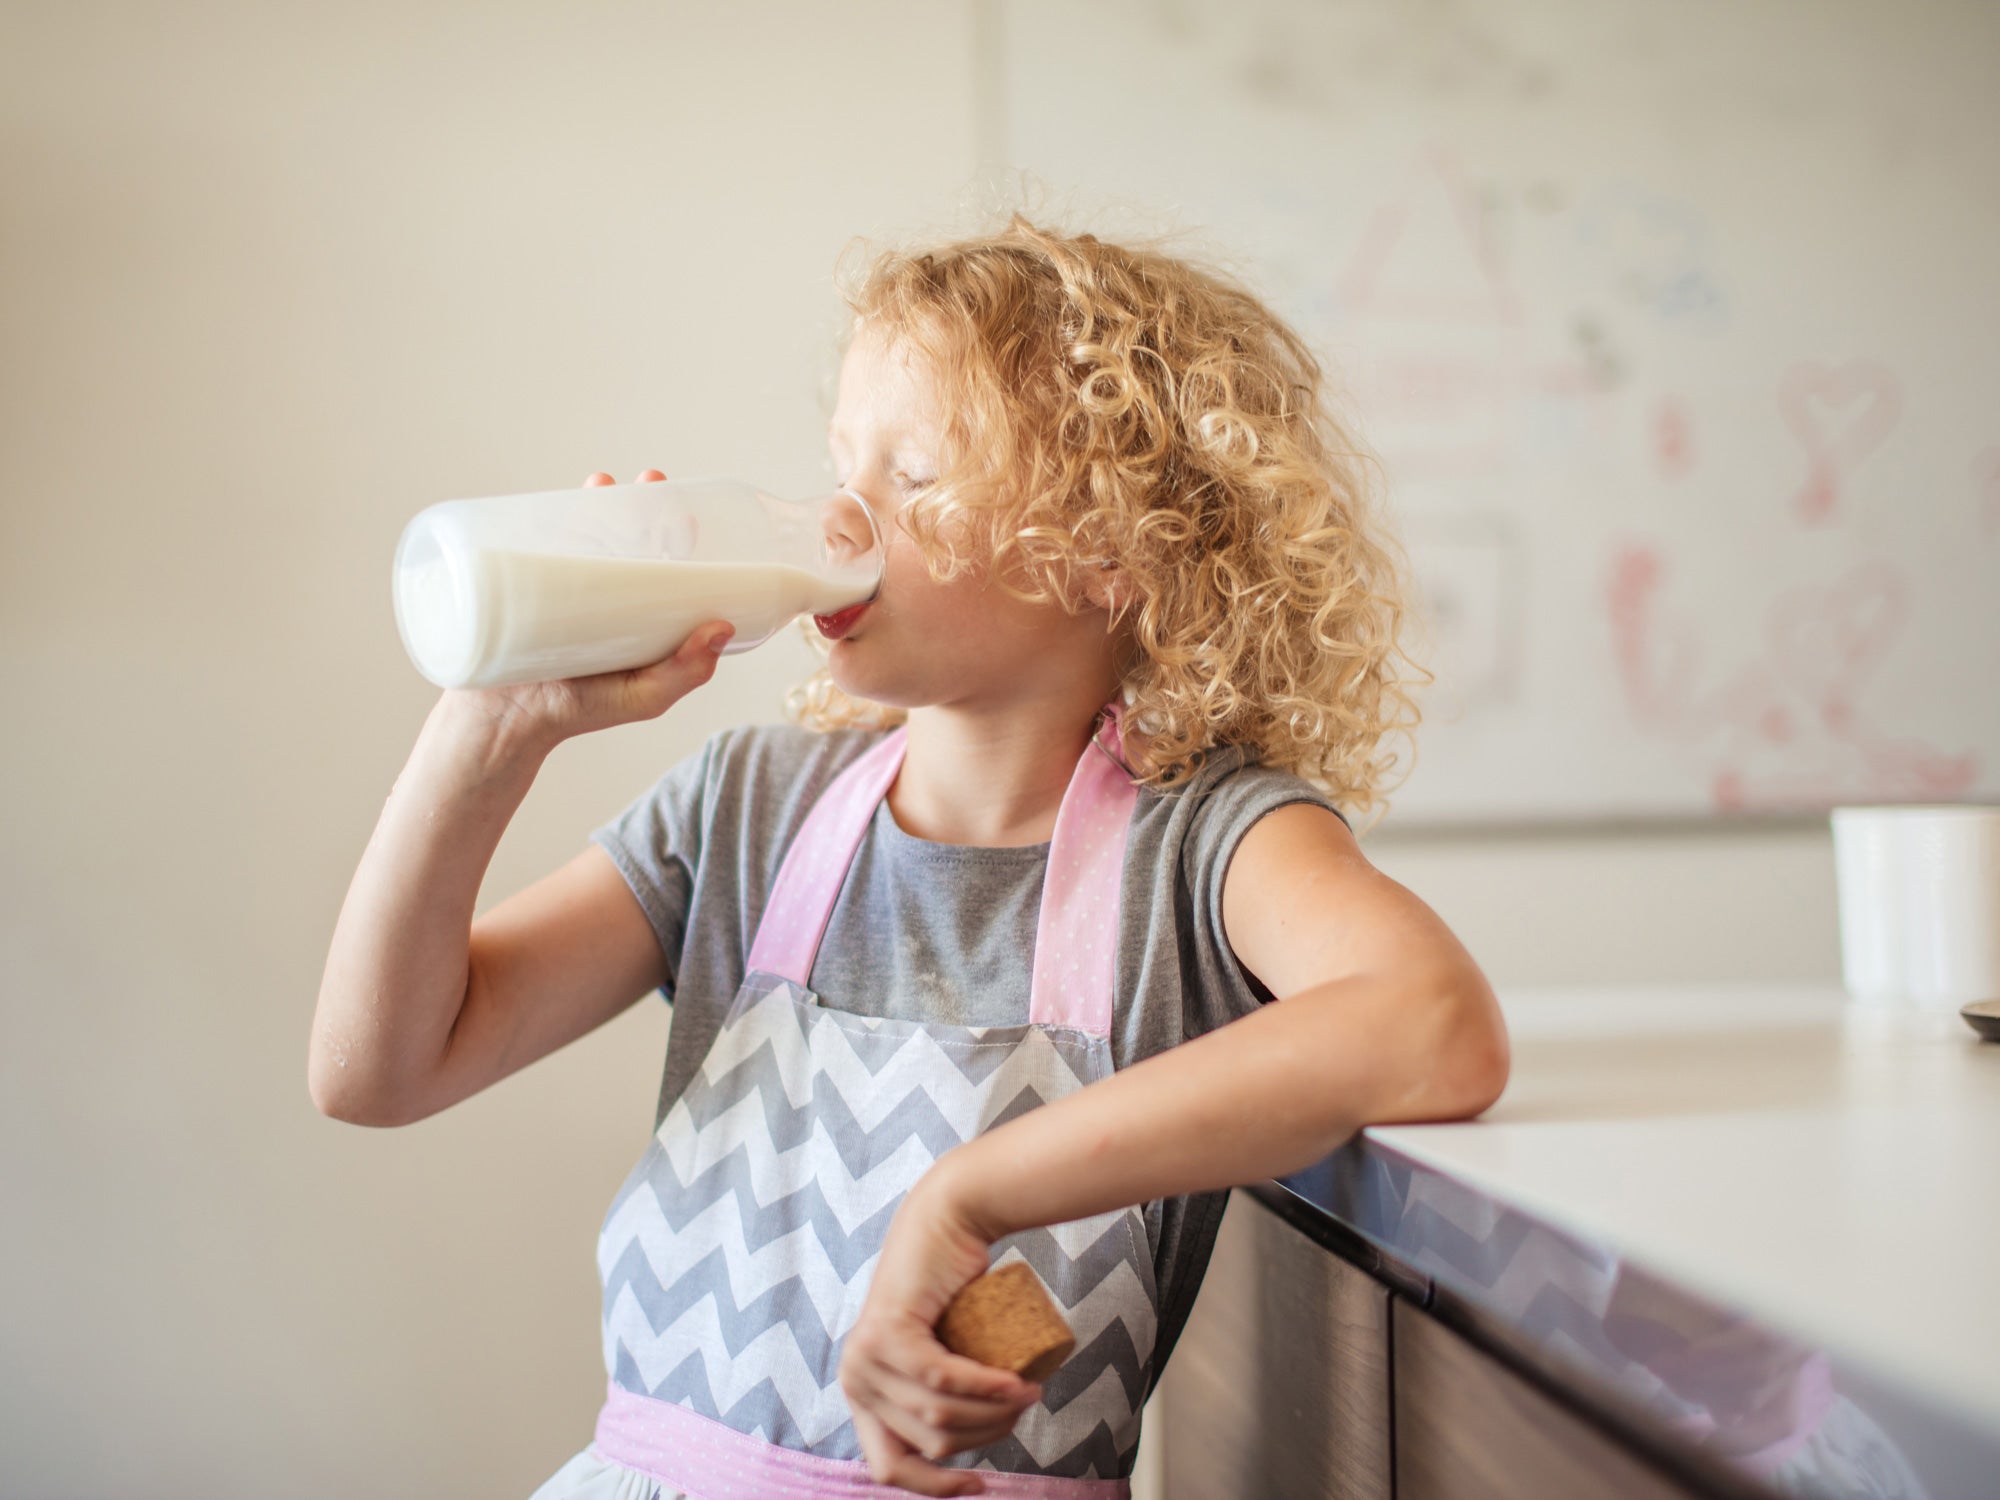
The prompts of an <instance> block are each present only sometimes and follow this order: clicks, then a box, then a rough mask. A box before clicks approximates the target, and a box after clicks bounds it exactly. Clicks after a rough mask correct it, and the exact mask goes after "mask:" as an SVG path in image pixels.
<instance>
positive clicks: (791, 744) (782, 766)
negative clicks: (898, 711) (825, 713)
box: [704, 724, 886, 782]
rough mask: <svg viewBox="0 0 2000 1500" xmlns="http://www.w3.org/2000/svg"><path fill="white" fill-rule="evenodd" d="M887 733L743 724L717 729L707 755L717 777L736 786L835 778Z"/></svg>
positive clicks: (788, 725) (711, 739)
mask: <svg viewBox="0 0 2000 1500" xmlns="http://www.w3.org/2000/svg"><path fill="white" fill-rule="evenodd" d="M885 732H886V731H882V730H873V729H830V730H817V729H803V728H801V727H799V726H798V725H796V724H737V725H733V726H732V727H730V728H728V729H721V730H717V731H716V733H714V734H713V735H711V736H710V737H709V740H708V744H707V745H706V746H705V747H704V750H705V752H706V754H707V756H708V758H709V762H710V764H711V765H712V767H713V768H714V774H716V775H717V776H719V777H722V778H725V779H728V780H731V781H767V782H768V781H779V782H793V781H797V780H799V779H800V778H802V777H804V778H817V777H822V776H823V777H826V778H827V779H831V778H832V777H834V776H837V775H839V774H840V772H841V771H842V770H843V769H845V768H846V767H847V766H848V765H850V764H852V763H853V762H854V761H855V760H857V759H859V758H860V757H861V755H862V754H863V753H865V752H866V751H867V750H868V748H869V747H870V746H871V745H874V744H876V743H877V742H879V741H880V740H881V738H882V736H883V734H884V733H885Z"/></svg>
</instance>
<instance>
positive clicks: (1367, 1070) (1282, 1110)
mask: <svg viewBox="0 0 2000 1500" xmlns="http://www.w3.org/2000/svg"><path fill="white" fill-rule="evenodd" d="M1222 906H1223V925H1224V928H1225V933H1224V936H1225V937H1226V938H1227V940H1228V943H1229V946H1230V948H1231V949H1232V950H1233V951H1234V952H1235V954H1236V957H1237V959H1238V960H1239V962H1241V963H1242V964H1243V965H1244V966H1245V967H1246V968H1248V969H1249V970H1250V972H1251V973H1253V974H1255V975H1256V976H1257V978H1258V979H1260V980H1261V981H1263V983H1264V985H1265V987H1266V988H1268V989H1269V990H1270V991H1271V993H1272V994H1273V995H1275V996H1277V997H1279V998H1278V999H1277V1000H1276V1001H1274V1002H1273V1003H1272V1004H1269V1005H1266V1006H1264V1007H1263V1008H1262V1009H1260V1010H1258V1011H1256V1012H1255V1013H1253V1014H1251V1015H1247V1016H1245V1017H1243V1018H1242V1019H1240V1020H1238V1021H1235V1022H1232V1023H1231V1024H1229V1025H1228V1026H1224V1027H1221V1028H1219V1029H1217V1030H1215V1031H1212V1032H1209V1033H1208V1034H1207V1035H1206V1036H1202V1037H1199V1038H1197V1039H1195V1040H1193V1041H1190V1042H1186V1043H1183V1044H1182V1045H1180V1046H1178V1047H1174V1048H1172V1049H1170V1050H1169V1051H1166V1052H1163V1053H1160V1054H1159V1055H1157V1056H1155V1057H1151V1058H1148V1059H1147V1060H1146V1061H1145V1062H1143V1063H1139V1064H1137V1065H1135V1066H1133V1067H1131V1068H1126V1069H1123V1070H1121V1071H1119V1072H1118V1073H1116V1074H1114V1075H1113V1076H1112V1077H1110V1078H1107V1079H1104V1080H1103V1081H1101V1082H1099V1083H1095V1084H1092V1085H1091V1086H1090V1087H1088V1088H1085V1089H1082V1090H1079V1091H1078V1092H1077V1093H1074V1094H1071V1095H1069V1096H1067V1097H1065V1098H1063V1099H1059V1100H1057V1101H1055V1102H1054V1103H1052V1104H1049V1105H1046V1106H1044V1107H1043V1108H1040V1109H1035V1110H1031V1111H1029V1112H1028V1113H1027V1114H1024V1115H1021V1116H1018V1117H1017V1118H1015V1119H1013V1120H1011V1121H1009V1122H1008V1123H1007V1124H1005V1125H1002V1126H1000V1127H998V1128H996V1129H994V1130H990V1131H988V1132H987V1133H986V1134H984V1135H981V1136H978V1137H976V1138H975V1139H973V1140H971V1141H968V1142H967V1143H966V1144H965V1145H963V1146H960V1147H958V1148H957V1149H956V1150H953V1151H951V1152H948V1153H947V1154H946V1155H945V1156H943V1157H942V1158H940V1159H939V1161H938V1162H937V1164H936V1165H935V1166H934V1167H933V1168H932V1169H931V1171H930V1172H929V1173H928V1174H927V1175H926V1176H925V1177H924V1178H923V1179H922V1180H921V1181H920V1182H919V1183H918V1184H917V1186H916V1187H915V1188H914V1189H913V1190H912V1191H911V1193H910V1195H909V1196H908V1197H907V1198H906V1199H905V1200H904V1204H903V1206H902V1208H901V1209H900V1210H899V1211H898V1213H897V1215H896V1219H895V1222H894V1223H893V1224H892V1225H891V1226H890V1230H889V1235H888V1238H887V1240H886V1242H885V1243H884V1245H883V1250H882V1259H881V1261H880V1263H879V1264H878V1266H877V1268H876V1273H875V1279H874V1281H873V1282H872V1283H871V1286H870V1290H869V1295H868V1302H867V1305H866V1306H864V1308H863V1311H862V1315H861V1320H860V1322H858V1323H857V1324H856V1326H855V1328H854V1330H853V1332H852V1333H851V1334H850V1336H849V1341H848V1346H847V1355H846V1358H844V1359H843V1363H842V1384H843V1388H845V1389H846V1390H847V1391H848V1395H849V1398H850V1401H851V1402H852V1403H853V1404H854V1405H855V1408H856V1414H857V1427H858V1429H859V1430H860V1432H861V1435H862V1437H863V1439H864V1443H863V1446H864V1448H865V1449H867V1450H868V1451H869V1456H870V1466H871V1469H873V1470H874V1472H875V1474H876V1477H877V1478H880V1479H887V1480H891V1481H892V1482H896V1483H901V1484H905V1485H908V1486H909V1487H911V1488H916V1489H919V1490H921V1492H922V1493H926V1494H953V1493H963V1492H966V1491H962V1490H961V1489H959V1488H957V1484H958V1482H960V1481H963V1480H965V1479H966V1478H967V1477H968V1476H967V1475H966V1474H965V1473H964V1472H963V1471H947V1470H942V1469H939V1468H937V1467H935V1466H934V1465H932V1464H928V1463H925V1462H923V1461H922V1459H921V1458H920V1457H918V1456H917V1455H918V1454H929V1455H930V1456H931V1457H933V1458H940V1457H943V1456H944V1455H946V1454H948V1453H953V1452H957V1451H959V1450H960V1449H961V1448H965V1447H971V1446H975V1445H976V1444H975V1443H973V1442H969V1441H959V1440H958V1438H959V1437H961V1436H964V1435H968V1434H966V1433H964V1432H961V1431H959V1430H955V1429H954V1427H953V1425H952V1423H950V1422H948V1421H947V1422H943V1423H939V1424H931V1423H928V1422H926V1421H924V1420H922V1418H923V1417H924V1416H925V1415H926V1414H927V1413H925V1412H923V1411H921V1410H912V1409H911V1403H910V1402H908V1401H904V1402H901V1403H898V1402H897V1401H895V1400H894V1399H893V1398H892V1397H890V1395H889V1394H888V1393H889V1392H893V1391H899V1390H900V1391H905V1392H907V1391H910V1390H912V1389H917V1388H927V1389H929V1390H931V1391H939V1392H945V1393H948V1394H949V1393H953V1392H958V1391H961V1390H962V1389H964V1386H965V1384H966V1382H967V1376H966V1374H965V1372H964V1370H963V1367H962V1366H961V1365H959V1364H958V1363H957V1362H955V1361H954V1360H953V1357H952V1356H950V1355H949V1354H947V1353H945V1351H944V1350H943V1348H942V1346H940V1345H938V1344H937V1343H936V1341H935V1339H934V1338H933V1337H931V1336H930V1335H929V1331H928V1330H929V1328H930V1326H931V1324H932V1323H933V1322H934V1321H935V1319H936V1317H937V1315H938V1314H939V1313H940V1312H941V1311H942V1309H943V1306H944V1303H945V1301H947V1300H949V1298H950V1297H951V1296H952V1294H953V1293H955V1292H956V1291H957V1289H958V1287H959V1286H961V1285H963V1284H964V1282H965V1281H966V1280H969V1279H970V1274H976V1272H977V1271H978V1270H983V1269H984V1266H985V1248H986V1247H987V1246H989V1245H991V1244H992V1243H993V1242H994V1241H995V1240H998V1239H1000V1238H1002V1237H1003V1236H1005V1235H1008V1234H1012V1233H1014V1232H1016V1231H1018V1230H1022V1229H1028V1228H1033V1227H1035V1226H1037V1225H1043V1224H1059V1223H1064V1222H1067V1221H1068V1220H1071V1219H1082V1218H1088V1217H1090V1216H1091V1215H1093V1214H1100V1213H1106V1212H1109V1211H1111V1210H1113V1209H1118V1208H1124V1207H1127V1206H1129V1205H1132V1204H1137V1203H1147V1202H1151V1201H1152V1200H1154V1199H1157V1198H1167V1197H1175V1196H1179V1195H1182V1194H1186V1193H1195V1192H1201V1191H1204V1190H1207V1189H1213V1188H1223V1187H1230V1186H1234V1185H1236V1184H1238V1183H1245V1182H1255V1181H1258V1180H1260V1179H1262V1178H1266V1177H1276V1176H1282V1175H1284V1174H1285V1173H1288V1172H1293V1171H1297V1170H1298V1169H1299V1168H1301V1167H1304V1166H1308V1165H1310V1164H1311V1163H1313V1162H1315V1161H1318V1160H1319V1159H1320V1158H1322V1157H1324V1156H1325V1155H1326V1154H1327V1153H1328V1152H1330V1151H1333V1150H1334V1149H1335V1148H1337V1147H1338V1146H1340V1145H1341V1143H1342V1142H1344V1141H1345V1140H1347V1138H1348V1137H1349V1136H1351V1135H1353V1134H1354V1132H1355V1131H1357V1130H1358V1129H1360V1128H1361V1127H1362V1126H1364V1125H1373V1124H1388V1123H1391V1122H1396V1121H1411V1120H1454V1119H1465V1118H1469V1117H1471V1116H1473V1115H1477V1114H1478V1113H1480V1112H1481V1111H1482V1110H1484V1109H1486V1108H1487V1107H1488V1106H1490V1105H1491V1104H1492V1103H1493V1102H1494V1101H1495V1100H1496V1099H1498V1098H1499V1097H1500V1094H1501V1091H1502V1090H1503V1089H1504V1088H1505V1087H1506V1082H1507V1071H1508V1061H1509V1054H1508V1045H1507V1032H1506V1027H1505V1024H1504V1023H1503V1022H1502V1020H1501V1016H1500V1007H1499V1003H1498V1001H1497V1000H1496V999H1495V997H1494V994H1493V989H1492V986H1491V985H1489V984H1488V983H1487V981H1486V976H1485V975H1484V974H1483V973H1481V972H1480V969H1479V966H1478V964H1476V963H1475V962H1474V961H1473V959H1472V956H1471V955H1470V954H1469V953H1467V952H1466V950H1465V948H1464V946H1463V945H1462V944H1460V942H1459V941H1458V939H1457V938H1456V937H1455V936H1454V935H1453V934H1452V932H1451V929H1450V928H1448V927H1447V926H1445V924H1444V922H1443V921H1442V920H1441V919H1440V918H1439V917H1438V915H1437V914H1436V913H1435V912H1433V911H1432V910H1431V909H1430V908H1429V907H1428V906H1426V905H1425V904H1424V903H1423V902H1422V901H1420V900H1419V899H1418V898H1417V897H1416V896H1415V895H1414V894H1412V893H1411V892H1410V891H1409V890H1407V889H1406V888H1405V887H1403V886H1402V885H1399V884H1398V883H1397V882H1395V881H1394V880H1391V879H1390V878H1389V877H1388V876H1386V875H1384V874H1382V873H1381V872H1380V871H1378V870H1376V869H1375V868H1374V867H1373V866H1372V865H1370V864H1369V863H1368V861H1367V859H1366V858H1365V857H1364V856H1363V854H1362V853H1361V850H1360V848H1359V846H1358V845H1357V844H1356V843H1355V841H1354V836H1353V835H1352V834H1351V833H1350V832H1349V831H1348V829H1347V826H1346V824H1344V823H1342V822H1341V820H1340V819H1339V818H1337V817H1335V816H1334V815H1333V814H1332V813H1330V812H1328V811H1327V810H1325V809H1324V808H1319V807H1314V806H1312V805H1311V804H1308V803H1295V804H1291V805H1288V806H1285V807H1281V808H1278V809H1277V810H1276V811H1274V812H1272V813H1270V814H1267V815H1266V816H1265V817H1263V818H1260V819H1259V820H1258V821H1257V823H1256V824H1254V825H1253V826H1252V828H1251V829H1250V831H1249V832H1248V833H1247V834H1245V835H1244V837H1243V839H1242V841H1241V842H1240V843H1239V844H1238V846H1237V851H1236V855H1235V858H1234V859H1233V860H1232V861H1231V863H1230V867H1229V870H1228V872H1227V874H1226V876H1225V878H1224V884H1223V893H1222ZM975 1250H976V1252H977V1253H976V1254H975V1253H974V1251H975ZM967 1266H971V1267H972V1268H973V1269H972V1272H971V1273H967V1272H966V1270H965V1268H966V1267H967ZM857 1339H858V1344H859V1346H858V1347H857ZM850 1366H852V1369H851V1370H850V1368H849V1367H850ZM975 1368H977V1367H975ZM857 1392H859V1393H860V1394H859V1395H857ZM965 1393H966V1394H968V1395H970V1394H971V1392H970V1391H966V1392H965ZM1014 1394H1015V1396H1016V1398H1017V1399H1018V1397H1019V1393H1018V1392H1015V1393H1014ZM986 1395H987V1392H986V1391H981V1392H980V1396H981V1397H985V1396H986ZM917 1405H919V1406H921V1405H922V1403H921V1402H918V1403H917ZM864 1407H866V1408H867V1414H866V1417H865V1418H864V1416H863V1408H864ZM952 1411H953V1409H952V1408H950V1407H949V1406H948V1405H946V1404H945V1403H942V1402H940V1403H935V1404H934V1406H933V1409H932V1410H931V1411H930V1412H929V1413H928V1415H938V1414H940V1413H944V1414H946V1415H950V1414H952ZM980 1430H981V1434H982V1436H981V1437H980V1439H979V1440H980V1441H991V1438H990V1437H987V1436H984V1435H983V1434H984V1432H985V1431H986V1428H985V1426H984V1424H982V1426H981V1429H980ZM871 1436H873V1438H874V1441H873V1442H870V1441H868V1439H869V1438H870V1437H871ZM878 1452H879V1453H881V1454H882V1455H883V1456H882V1457H881V1459H880V1460H879V1461H878V1457H877V1454H878Z"/></svg>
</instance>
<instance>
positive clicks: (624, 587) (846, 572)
mask: <svg viewBox="0 0 2000 1500" xmlns="http://www.w3.org/2000/svg"><path fill="white" fill-rule="evenodd" d="M881 565H882V551H881V542H880V537H879V535H878V533H877V531H876V529H875V523H874V519H873V516H872V515H871V514H870V512H869V510H868V507H867V505H866V503H865V502H864V501H862V500H861V498H860V497H859V496H857V495H854V494H852V493H851V492H849V491H845V490H842V491H836V492H834V493H833V494H830V495H823V496H819V497H817V498H815V499H811V500H803V501H785V500H779V499H776V498H775V497H773V496H770V495H768V494H765V493H763V492H762V491H758V490H753V489H751V488H750V487H749V486H747V485H741V484H737V483H735V482H734V481H730V480H685V481H678V482H665V483H651V484H632V485H603V486H597V487H587V488H584V489H580V490H556V491H547V492H543V493H539V494H533V495H504V496H495V497H492V498H490V499H484V500H452V501H446V502H444V503H443V504H440V505H434V506H431V507H430V508H429V509H428V510H426V511H423V512H422V513H420V514H419V515H418V516H417V517H416V518H415V519H414V520H412V521H411V522H410V524H409V526H408V527H406V528H405V530H404V533H403V537H402V540H401V542H400V543H399V545H398V547H397V552H396V564H395V577H394V594H395V605H396V623H397V628H398V629H399V631H400V632H401V635H402V639H403V645H404V648H405V650H407V651H408V653H409V656H410V659H411V661H412V662H414V663H415V664H416V667H417V670H418V671H419V672H421V673H422V674H423V675H424V676H425V677H426V678H428V679H429V680H430V681H431V682H433V683H435V684H437V685H438V686H439V687H444V688H480V687H501V686H505V685H507V684H510V683H520V682H544V681H552V680H554V679H557V678H563V677H582V676H587V675H589V674H591V673H594V672H608V671H613V670H616V669H619V668H627V667H637V666H644V665H647V664H648V663H651V662H655V661H658V660H659V659H660V658H661V657H664V656H667V655H669V654H671V653H672V652H673V651H674V650H675V649H676V648H677V647H678V646H679V645H680V644H681V643H682V642H683V641H685V640H686V639H687V637H688V635H689V633H690V632H691V631H692V630H693V629H694V628H695V627H696V626H697V625H699V624H701V623H702V622H703V621H705V620H714V619H724V620H727V621H729V622H730V624H732V625H733V626H735V628H736V633H735V635H734V636H733V637H731V639H730V641H729V644H728V645H727V646H726V647H725V648H724V652H725V654H731V653H735V652H740V651H748V650H750V649H751V648H752V647H755V646H758V645H761V644H762V643H763V642H764V641H766V640H768V639H770V637H771V636H772V635H773V634H774V633H776V631H777V630H778V628H779V627H780V626H782V625H784V624H785V623H786V622H787V621H788V620H791V619H794V618H796V617H797V616H798V615H800V614H805V613H812V614H833V613H836V612H838V611H840V610H844V609H847V608H849V607H850V606H853V605H857V604H861V603H865V602H866V601H868V600H869V599H871V598H872V597H873V596H874V593H875V590H876V588H877V586H878V585H879V583H880V581H881Z"/></svg>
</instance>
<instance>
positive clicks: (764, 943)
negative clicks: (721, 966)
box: [750, 729, 906, 989]
mask: <svg viewBox="0 0 2000 1500" xmlns="http://www.w3.org/2000/svg"><path fill="white" fill-rule="evenodd" d="M905 739H906V735H905V734H904V731H902V730H901V729H897V730H894V731H892V732H891V733H890V734H889V735H888V736H886V737H885V738H884V739H883V740H882V742H881V743H880V744H879V745H876V746H874V747H873V748H872V749H870V750H869V751H868V752H867V753H866V754H865V755H863V756H862V757H861V758H860V759H859V760H857V761H855V762H854V764H852V765H851V766H849V767H848V768H847V769H846V770H845V771H842V772H841V773H840V774H839V775H838V776H836V777H835V778H834V780H833V785H832V786H830V787H828V788H827V789H826V790H825V791H824V792H823V793H821V794H820V799H819V801H817V802H815V803H814V804H813V809H812V811H811V812H810V813H809V814H807V816H806V821H805V826H804V827H802V828H801V829H800V830H799V836H798V837H797V838H795V839H794V840H792V847H791V848H790V849H788V850H786V851H785V859H784V863H783V864H781V865H780V866H779V867H778V878H777V879H776V880H775V881H774V882H772V885H771V900H770V904H769V905H767V906H766V907H765V908H764V917H763V920H762V921H760V922H759V923H758V924H757V937H756V940H755V941H754V942H752V943H751V945H750V967H751V968H752V969H753V970H757V969H761V970H762V971H763V972H765V973H766V974H776V975H779V976H781V977H782V978H785V979H789V980H791V981H792V983H793V984H796V985H798V986H799V988H801V989H804V988H806V987H807V986H806V978H807V976H808V975H810V974H811V973H812V966H813V957H814V955H816V954H817V953H818V952H819V940H820V937H821V935H822V934H823V933H825V931H826V924H827V921H828V919H830V918H831V917H832V916H833V903H834V902H835V901H836V900H838V899H839V897H840V887H841V883H842V882H843V881H844V880H846V879H847V870H848V867H849V866H850V865H852V864H853V863H854V851H855V850H857V849H859V848H860V847H861V837H862V835H863V834H865V833H866V832H867V831H868V823H869V820H870V819H872V818H873V817H874V816H875V809H876V808H877V807H879V806H880V805H881V802H882V799H883V798H884V797H885V796H887V795H888V793H889V788H890V787H891V786H893V785H894V784H895V781H896V772H897V771H898V770H900V769H901V767H902V764H903V744H904V741H905Z"/></svg>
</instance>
